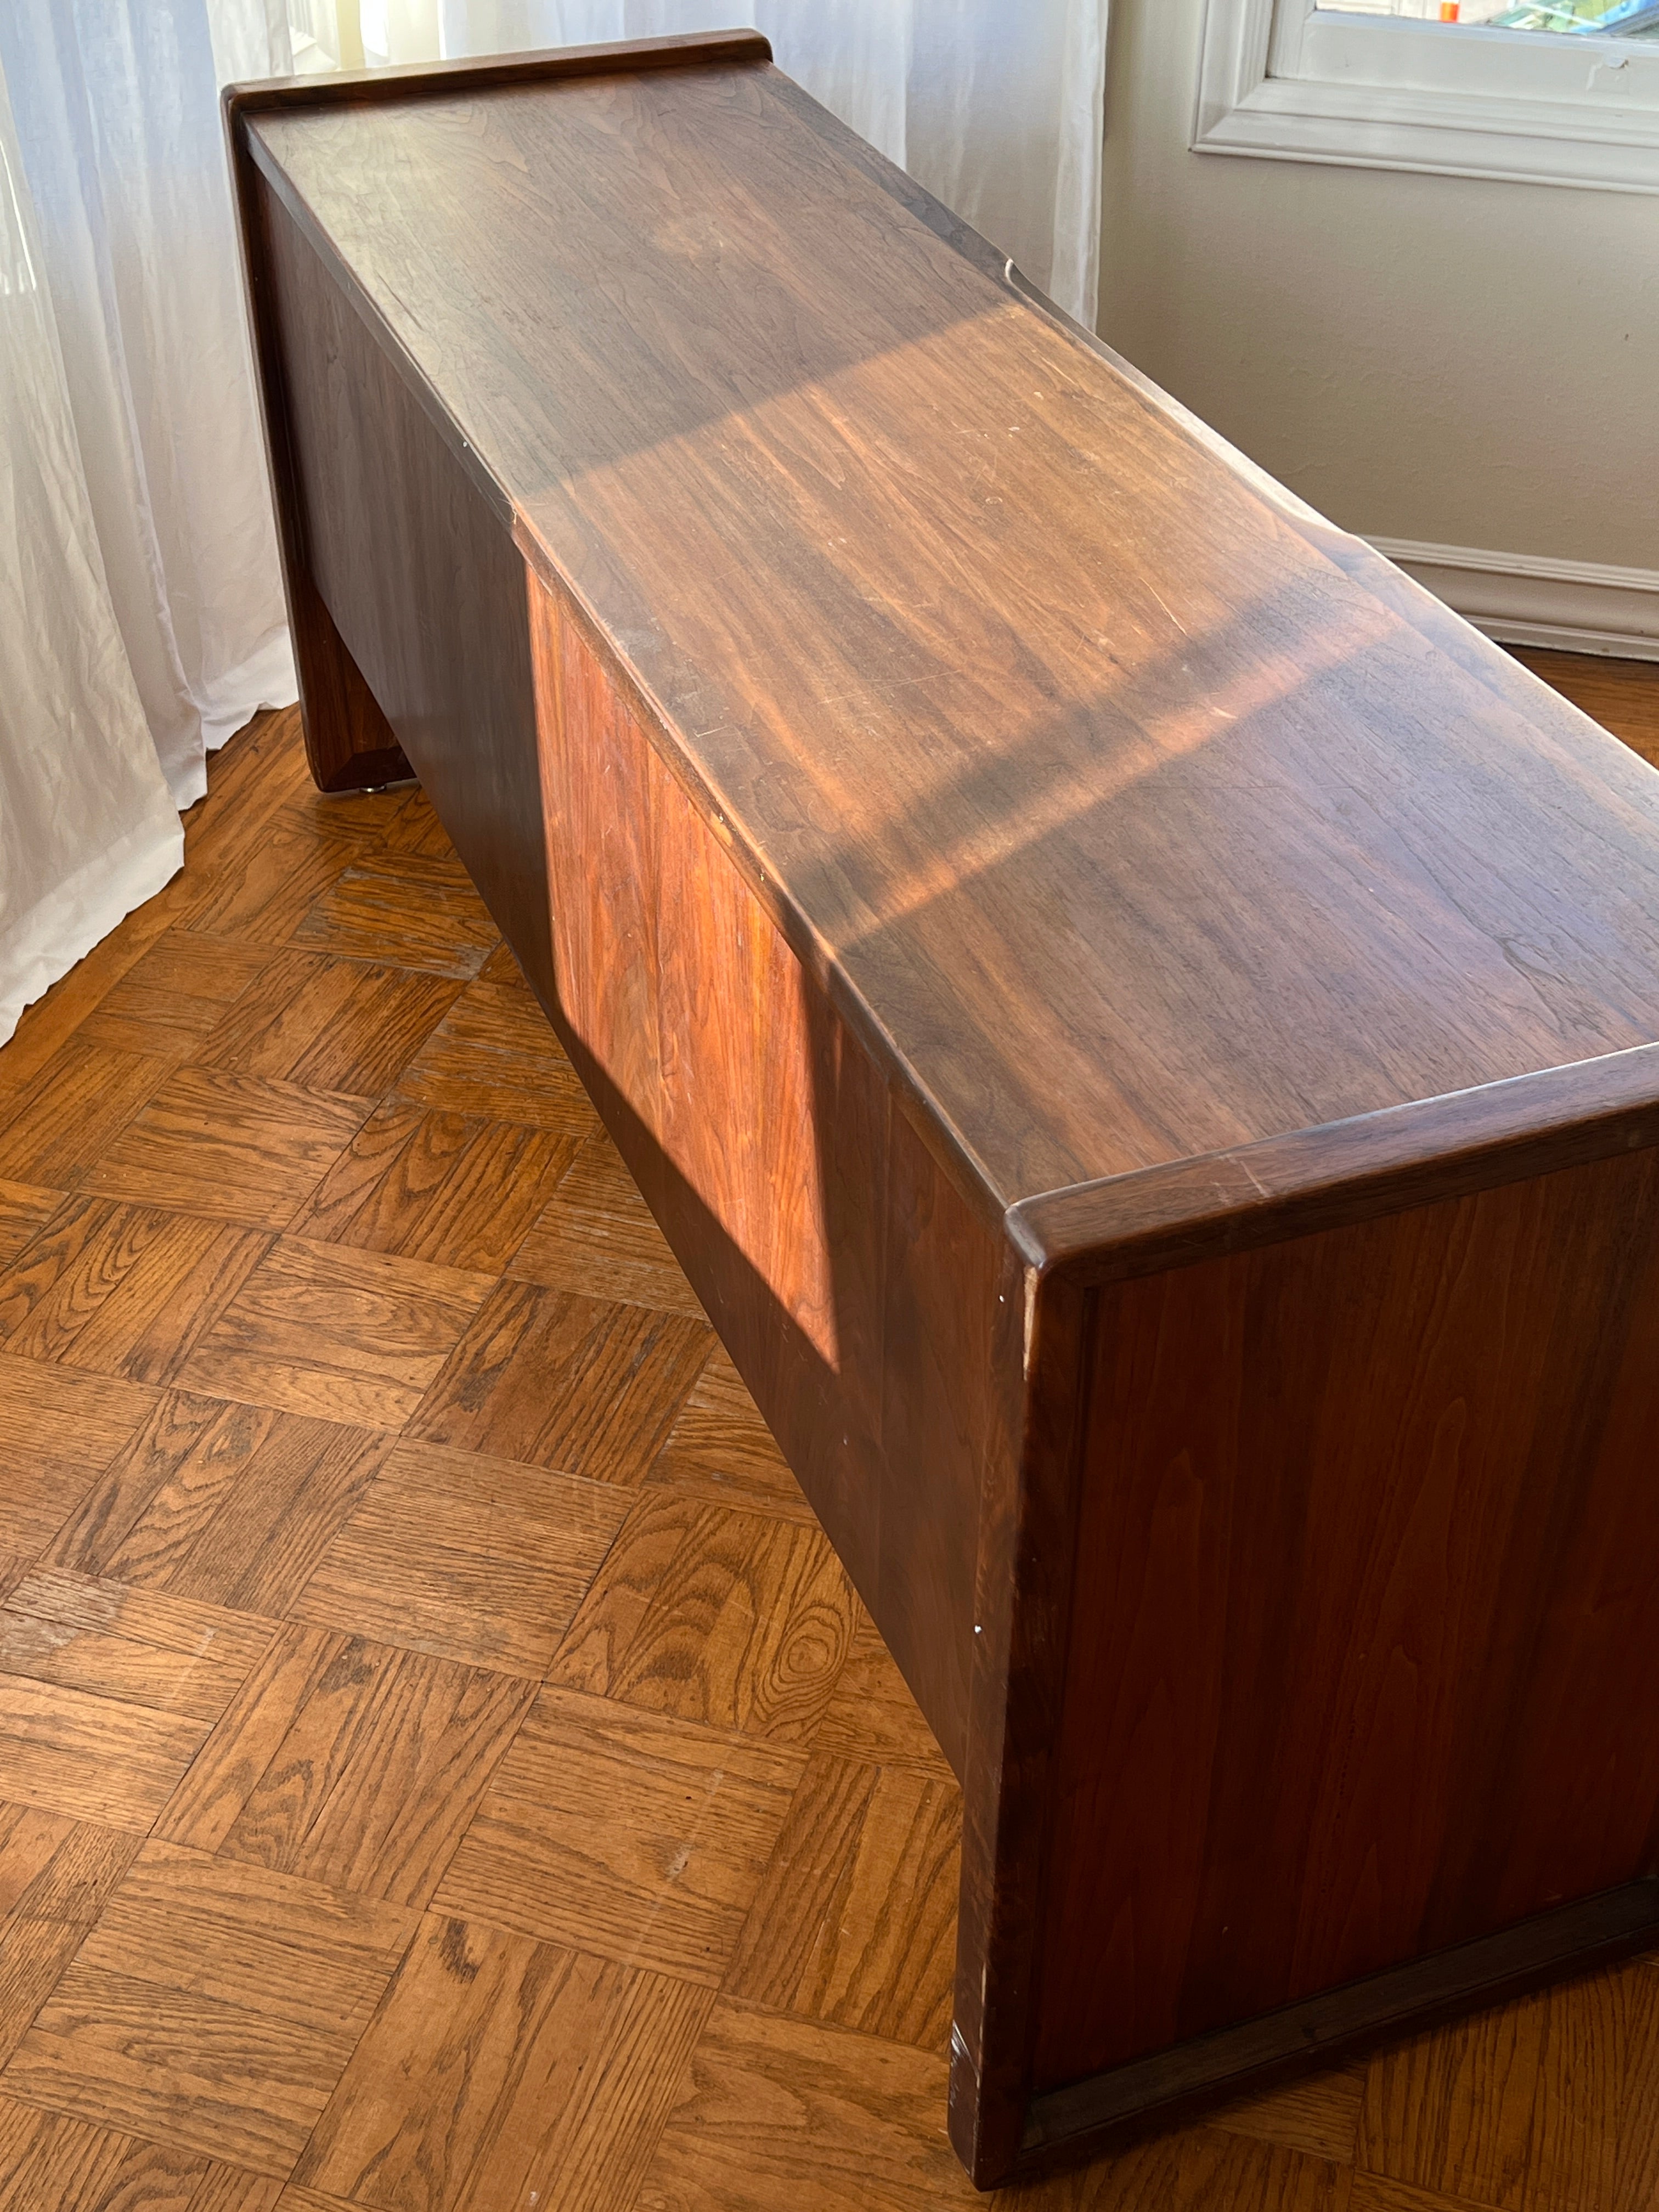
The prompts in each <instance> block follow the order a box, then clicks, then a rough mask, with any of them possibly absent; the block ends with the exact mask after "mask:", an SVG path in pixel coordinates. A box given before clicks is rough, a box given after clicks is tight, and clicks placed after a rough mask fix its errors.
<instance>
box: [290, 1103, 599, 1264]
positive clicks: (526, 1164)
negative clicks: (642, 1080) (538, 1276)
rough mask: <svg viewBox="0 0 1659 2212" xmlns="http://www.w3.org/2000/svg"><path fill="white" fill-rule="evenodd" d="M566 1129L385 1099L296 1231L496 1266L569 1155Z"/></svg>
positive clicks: (507, 1256)
mask: <svg viewBox="0 0 1659 2212" xmlns="http://www.w3.org/2000/svg"><path fill="white" fill-rule="evenodd" d="M580 1142H581V1139H580V1137H579V1136H578V1135H577V1134H576V1133H574V1131H573V1130H569V1129H562V1130H553V1129H540V1128H537V1129H526V1128H520V1127H515V1126H514V1125H513V1123H511V1122H507V1121H488V1120H486V1119H484V1118H483V1116H482V1115H472V1114H452V1113H425V1112H422V1110H421V1109H420V1108H418V1107H415V1106H404V1105H398V1104H393V1105H390V1106H383V1107H382V1108H381V1109H380V1111H379V1112H378V1113H376V1114H374V1115H371V1117H370V1118H369V1120H368V1121H365V1122H364V1124H363V1126H362V1128H361V1129H360V1130H359V1131H358V1132H357V1134H356V1136H355V1137H354V1138H353V1139H352V1140H351V1143H350V1144H349V1146H348V1147H347V1148H346V1150H345V1152H343V1153H342V1154H341V1156H340V1158H339V1159H338V1160H337V1161H336V1163H335V1164H334V1165H333V1167H332V1168H331V1169H330V1170H329V1172H328V1174H327V1175H326V1176H324V1178H323V1180H322V1182H320V1183H319V1185H318V1187H317V1188H316V1190H315V1191H313V1194H312V1195H311V1198H310V1199H309V1200H308V1201H307V1204H306V1206H304V1208H303V1209H302V1210H301V1212H300V1214H299V1215H298V1216H297V1218H295V1222H294V1225H293V1226H294V1231H295V1235H296V1236H300V1237H311V1238H313V1239H315V1240H316V1241H318V1242H319V1243H327V1244H356V1245H361V1246H362V1247H363V1248H364V1249H367V1250H368V1251H371V1252H396V1253H398V1254H400V1255H402V1256H403V1257H404V1258H405V1259H410V1260H433V1261H439V1262H441V1263H444V1264H447V1265H448V1266H450V1267H468V1268H473V1269H476V1270H477V1271H479V1272H481V1273H486V1274H495V1273H500V1271H501V1269H502V1268H504V1267H507V1265H508V1264H509V1263H510V1262H511V1261H513V1257H514V1255H516V1254H517V1252H518V1250H519V1249H520V1245H521V1244H522V1243H523V1241H524V1238H525V1237H526V1233H527V1232H528V1231H529V1230H530V1228H531V1227H532V1225H533V1223H534V1222H535V1220H536V1218H537V1217H538V1215H539V1214H540V1212H541V1211H542V1209H543V1206H544V1204H545V1202H546V1201H547V1200H548V1199H549V1198H550V1197H551V1195H552V1193H553V1190H554V1188H556V1185H557V1183H558V1182H559V1179H560V1177H561V1176H562V1175H563V1174H564V1172H565V1170H566V1169H567V1168H568V1166H569V1165H570V1164H571V1162H572V1160H574V1158H575V1157H576V1153H577V1151H578V1149H579V1147H580Z"/></svg>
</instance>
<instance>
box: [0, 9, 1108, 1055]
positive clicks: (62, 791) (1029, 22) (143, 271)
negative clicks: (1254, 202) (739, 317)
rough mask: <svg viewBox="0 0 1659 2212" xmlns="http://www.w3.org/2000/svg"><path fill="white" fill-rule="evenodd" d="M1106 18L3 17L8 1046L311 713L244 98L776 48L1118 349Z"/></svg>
mask: <svg viewBox="0 0 1659 2212" xmlns="http://www.w3.org/2000/svg"><path fill="white" fill-rule="evenodd" d="M1106 6H1107V0H0V109H4V112H5V116H6V120H5V137H4V138H3V140H0V147H3V151H4V155H5V163H6V166H5V169H4V171H3V173H0V402H3V405H0V563H3V573H0V618H3V630H0V871H3V872H0V1043H3V1042H4V1041H5V1039H6V1038H7V1037H8V1036H9V1035H10V1034H11V1031H12V1029H13V1028H14V1026H15V1023H16V1019H17V1016H18V1013H19V1012H20V1011H21V1008H22V1007H23V1006H25V1005H26V1004H27V1003H28V1002H29V1000H32V999H33V998H35V997H38V996H39V995H40V992H41V991H43V990H44V989H45V988H46V986H47V985H48V984H50V983H51V982H52V981H54V980H55V978H56V977H57V976H58V975H62V974H63V973H64V971H65V970H66V969H69V968H70V967H71V966H73V964H74V963H75V962H76V960H78V959H79V958H80V957H82V954H84V953H85V952H87V951H89V950H90V948H91V947H92V945H94V944H95V943H96V942H97V940H98V939H99V938H100V936H101V935H102V934H103V933H105V932H106V931H107V930H108V929H110V928H112V927H113V926H114V924H115V923H116V922H117V921H118V920H119V919H120V917H121V915H123V914H125V913H127V912H129V911H130V910H131V908H132V907H133V906H135V905H137V903H138V902H140V901H142V900H143V899H144V898H147V897H149V896H151V895H152V894H153V893H154V892H155V890H159V889H160V887H161V884H163V883H165V882H166V880H167V877H168V876H169V875H170V874H171V873H172V872H173V871H174V869H176V867H177V866H179V858H180V853H181V846H180V840H179V821H178V814H177V810H178V809H179V808H181V807H185V806H188V805H191V803H192V802H193V801H194V800H195V799H197V798H199V797H200V796H201V793H203V791H204V789H205V787H206V771H205V760H206V756H207V754H208V752H209V751H210V750H212V748H213V747H214V746H215V745H216V744H222V742H223V741H224V739H225V738H227V737H228V736H229V735H230V734H231V732H233V731H234V730H236V729H238V728H240V726H241V725H242V723H243V722H245V721H246V720H247V718H248V716H249V715H250V714H252V713H253V712H254V711H255V709H256V708H258V707H259V706H261V705H270V706H282V705H286V704H287V703H289V702H290V701H291V700H292V699H293V698H294V696H295V685H294V671H293V662H292V658H291V654H290V652H289V640H288V635H287V630H286V628H285V626H284V620H283V600H282V590H281V585H280V580H279V577H278V573H277V568H276V544H275V538H274V533H273V529H272V524H271V517H270V495H269V491H268V488H267V485H266V482H265V469H264V454H263V451H262V449H261V445H260V440H259V435H258V419H257V416H256V413H255V410H254V402H253V395H252V380H251V375H250V370H249V365H248V356H247V340H246V325H245V322H244V318H243V313H242V306H241V300H240V277H239V275H238V270H237V261H236V252H235V245H234V228H233V219H232V212H231V204H230V195H229V188H228V178H227V173H226V167H225V156H224V149H223V146H222V139H221V131H220V122H219V114H218V104H217V96H216V95H217V88H218V86H219V85H220V84H222V83H224V82H228V81H229V80H230V79H233V78H239V77H257V76H274V75H281V74H283V73H284V72H285V71H287V70H289V69H290V68H293V67H295V66H296V65H297V66H301V67H306V68H318V67H324V66H329V65H331V64H337V63H341V62H343V63H345V64H356V62H358V60H359V59H360V58H363V59H366V60H368V62H370V63H373V62H374V61H376V60H391V61H420V60H429V59H437V58H443V57H449V56H459V55H462V54H471V53H488V52H510V51H514V50H518V49H521V48H524V47H528V46H562V45H571V44H579V43H580V44H585V43H588V42H591V41H594V40H606V39H624V38H629V39H635V38H648V37H655V36H660V35H663V34H665V33H672V32H676V31H690V30H699V29H716V28H726V27H740V26H746V25H753V26H755V27H757V28H759V29H761V30H763V31H764V32H765V33H767V35H768V36H769V38H770V39H771V40H772V43H773V46H774V49H775V53H776V56H777V58H778V61H779V63H780V64H781V66H782V67H783V68H784V69H786V70H788V71H789V72H790V73H791V74H792V75H793V76H796V77H798V78H799V80H800V82H802V83H803V84H805V86H806V88H807V89H808V90H809V91H811V92H812V93H814V94H817V97H818V98H819V99H820V100H823V102H824V104H825V105H826V106H829V108H831V109H833V110H834V111H835V112H836V114H838V115H840V116H841V117H842V119H843V120H844V121H846V122H848V123H849V124H850V125H852V126H853V128H854V130H856V131H860V132H861V133H862V134H863V135H864V136H865V137H867V138H870V139H871V140H872V141H873V142H874V143H875V144H876V145H878V147H880V148H881V149H882V150H883V152H884V153H886V154H887V155H890V157H891V158H892V159H893V160H894V161H897V162H898V163H899V164H900V165H901V166H902V167H904V168H907V169H908V170H909V172H910V173H911V174H912V175H914V176H915V177H916V178H917V179H919V180H920V181H921V183H923V184H924V185H927V186H928V187H929V188H930V189H931V190H932V191H934V192H935V193H937V194H938V196H939V197H940V198H941V199H942V200H944V201H945V204H947V205H948V206H951V207H953V208H955V209H956V210H957V211H958V212H959V213H960V214H962V215H963V216H965V217H966V218H967V220H968V221H969V222H971V223H972V224H973V225H974V226H975V228H977V229H979V230H981V231H982V232H983V233H984V234H985V235H986V236H987V237H988V238H989V239H990V240H992V242H993V243H994V245H995V246H998V247H1000V249H1001V250H1002V251H1003V252H1006V253H1007V254H1009V255H1010V256H1012V258H1013V259H1014V260H1015V261H1016V262H1017V263H1018V264H1019V266H1020V268H1021V269H1022V270H1024V272H1025V274H1026V275H1027V276H1029V277H1030V279H1031V281H1032V282H1033V283H1036V284H1037V285H1038V286H1040V287H1041V288H1042V289H1043V290H1045V291H1048V292H1049V293H1051V294H1052V295H1053V296H1054V298H1055V299H1057V300H1058V301H1060V305H1061V306H1062V307H1066V308H1067V309H1069V310H1070V311H1071V313H1073V314H1075V315H1076V316H1078V317H1079V319H1080V320H1082V321H1084V322H1086V323H1089V324H1091V325H1092V323H1093V320H1094V314H1095V286H1096V270H1097V253H1098V240H1099V222H1100V205H1099V193H1100V173H1101V160H1102V149H1101V143H1100V141H1101V131H1102V114H1103V80H1104V66H1105V46H1106ZM290 25H292V26H293V27H294V29H295V35H294V36H293V37H291V36H290ZM8 86H9V91H10V106H9V108H5V107H4V100H3V94H4V91H5V88H7V87H8Z"/></svg>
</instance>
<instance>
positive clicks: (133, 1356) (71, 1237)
mask: <svg viewBox="0 0 1659 2212" xmlns="http://www.w3.org/2000/svg"><path fill="white" fill-rule="evenodd" d="M269 1243H270V1238H269V1237H268V1235H266V1234H264V1233H262V1232H261V1231H258V1230H252V1229H241V1228H238V1227H237V1226H236V1225H234V1223H230V1222H226V1221H219V1220H215V1219H213V1218H210V1217H204V1216H202V1215H197V1214H179V1213H168V1212H164V1211H162V1210H161V1208H160V1207H157V1206H134V1205H131V1204H128V1203H127V1202H125V1200H120V1199H112V1198H94V1197H90V1196H76V1197H75V1198H73V1199H71V1200H69V1201H68V1202H67V1203H66V1204H65V1205H64V1206H62V1207H61V1208H60V1209H59V1211H58V1213H57V1215H56V1216H55V1218H53V1220H52V1223H51V1225H50V1226H49V1227H47V1228H46V1229H43V1230H42V1231H41V1232H40V1235H39V1236H37V1237H35V1239H34V1240H33V1243H31V1244H30V1245H28V1246H27V1249H25V1250H24V1252H23V1253H22V1254H21V1256H20V1257H19V1258H17V1259H15V1260H14V1261H12V1263H11V1265H10V1267H8V1268H6V1269H4V1270H3V1271H0V1345H3V1346H4V1347H5V1349H6V1350H7V1351H8V1352H11V1353H13V1354H14V1355H15V1356H16V1357H18V1358H24V1359H39V1360H50V1361H54V1362H61V1363H62V1364H64V1365H66V1366H70V1367H84V1368H89V1369H91V1370H93V1371H94V1372H95V1373H98V1374H103V1375H124V1376H126V1377H127V1379H128V1380H129V1381H130V1382H134V1383H165V1382H166V1381H167V1379H168V1378H169V1376H171V1375H172V1374H173V1372H174V1371H175V1370H176V1369H177V1368H178V1366H179V1363H180V1361H181V1360H182V1359H183V1358H185V1356H186V1355H187V1354H188V1353H189V1352H190V1350H191V1347H192V1346H193V1345H194V1344H195V1343H196V1341H197V1338H198V1337H200V1336H201V1335H202V1334H204V1332H205V1331H206V1330H208V1329H209V1328H211V1327H212V1325H213V1323H214V1322H215V1321H216V1319H217V1317H218V1316H219V1314H220V1313H221V1311H222V1310H223V1308H224V1307H225V1306H226V1305H227V1304H228V1303H229V1302H230V1300H231V1299H232V1298H233V1297H234V1296H235V1294H236V1292H237V1291H238V1290H239V1289H240V1287H241V1285H242V1283H243V1282H244V1280H245V1279H246V1277H247V1275H248V1273H250V1271H251V1270H252V1267H254V1266H255V1265H256V1263H257V1262H258V1261H259V1260H260V1259H261V1258H262V1257H263V1255H264V1252H265V1249H266V1248H267V1246H268V1244H269Z"/></svg>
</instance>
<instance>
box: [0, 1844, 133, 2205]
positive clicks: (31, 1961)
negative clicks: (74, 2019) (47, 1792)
mask: <svg viewBox="0 0 1659 2212" xmlns="http://www.w3.org/2000/svg"><path fill="white" fill-rule="evenodd" d="M137 1850H138V1838H137V1837H136V1836H131V1835H125V1834H123V1833H122V1832H120V1831H119V1830H118V1829H113V1828H102V1827H96V1826H92V1825H90V1824H89V1823H88V1822H85V1821H76V1820H67V1819H64V1817H63V1816H61V1815H60V1814H52V1813H43V1812H41V1811H40V1810H39V1809H38V1808H35V1807H33V1806H17V1805H0V2067H3V2066H4V2065H5V2063H6V2061H7V2060H8V2059H9V2057H11V2054H12V2052H13V2051H15V2049H16V2048H17V2045H19V2043H21V2041H22V2039H23V2036H24V2034H25V2033H26V2032H27V2028H28V2025H29V2022H30V2021H32V2020H33V2017H34V2015H35V2014H36V2012H37V2011H38V2010H39V2009H40V2006H41V2004H42V2003H43V2002H45V2000H46V1997H47V1996H49V1995H50V1994H51V1992H52V1989H53V1988H54V1987H55V1986H56V1984H57V1983H58V1980H59V1978H60V1977H61V1976H62V1975H63V1973H64V1970H65V1968H66V1967H67V1966H69V1964H70V1960H72V1959H73V1958H74V1956H75V1954H76V1951H78V1950H79V1949H80V1948H81V1945H82V1942H84V1941H85V1939H86V1933H87V1930H88V1928H90V1927H91V1926H92V1925H93V1923H94V1922H95V1921H96V1920H97V1918H98V1916H99V1914H100V1912H101V1911H103V1909H104V1906H105V1905H106V1902H107V1900H108V1899H109V1896H110V1894H111V1893H112V1891H113V1889H114V1888H115V1887H116V1884H117V1883H118V1881H120V1880H121V1878H122V1876H123V1875H125V1872H126V1870H127V1869H128V1867H129V1866H130V1865H131V1863H132V1860H133V1858H134V1857H135V1855H136V1854H137ZM5 2201H6V2200H5V2198H4V2197H3V2195H0V2203H4V2202H5Z"/></svg>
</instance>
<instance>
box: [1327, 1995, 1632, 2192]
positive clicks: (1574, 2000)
mask: <svg viewBox="0 0 1659 2212" xmlns="http://www.w3.org/2000/svg"><path fill="white" fill-rule="evenodd" d="M1656 2085H1659V1971H1656V1969H1655V1968H1654V1967H1653V1966H1650V1965H1649V1964H1648V1963H1646V1962H1645V1961H1643V1960H1637V1961H1635V1962H1633V1963H1632V1964H1631V1965H1628V1966H1620V1967H1614V1968H1610V1969H1606V1970H1604V1971H1602V1972H1599V1973H1595V1974H1590V1975H1587V1976H1584V1977H1583V1978H1581V1979H1579V1980H1577V1981H1576V1982H1570V1983H1565V1984H1558V1985H1557V1986H1556V1987H1555V1988H1553V1989H1549V1990H1541V1992H1540V1993H1539V1994H1538V1995H1537V1996H1531V1997H1526V1998H1522V1999H1521V2000H1519V2001H1518V2002H1515V2003H1513V2004H1509V2005H1505V2006H1503V2007H1502V2008H1499V2009H1498V2010H1495V2011H1491V2012H1486V2013H1479V2014H1476V2015H1474V2017H1473V2018H1472V2019H1468V2020H1463V2021H1456V2022H1455V2023H1453V2024H1452V2025H1451V2026H1449V2027H1444V2028H1442V2029H1439V2030H1437V2031H1436V2032H1435V2033H1432V2034H1430V2035H1425V2036H1420V2037H1418V2038H1416V2039H1413V2041H1411V2042H1409V2043H1406V2044H1404V2045H1400V2046H1398V2047H1397V2048H1395V2049H1394V2050H1392V2051H1385V2052H1383V2053H1382V2054H1381V2055H1380V2056H1379V2057H1377V2058H1376V2059H1374V2060H1373V2061H1372V2063H1371V2065H1370V2069H1369V2071H1368V2075H1367V2080H1366V2088H1365V2096H1364V2104H1363V2107H1362V2117H1361V2124H1360V2141H1359V2151H1358V2162H1359V2164H1360V2166H1362V2167H1364V2169H1366V2170H1367V2171H1369V2172H1372V2173H1376V2174H1380V2175H1383V2176H1387V2177H1388V2178H1389V2179H1393V2180H1395V2181H1400V2182H1407V2183H1410V2184H1412V2185H1414V2186H1416V2187H1417V2188H1419V2189H1420V2190H1422V2191H1426V2192H1429V2193H1432V2194H1438V2195H1443V2196H1446V2197H1454V2198H1455V2199H1457V2200H1459V2201H1460V2202H1461V2203H1467V2204H1474V2205H1480V2206H1490V2207H1492V2208H1494V2212H1534V2207H1539V2206H1546V2205H1555V2204H1583V2205H1595V2206H1596V2207H1598V2208H1600V2207H1603V2206H1605V2207H1607V2212H1636V2209H1637V2206H1638V2204H1640V2203H1644V2202H1645V2203H1651V2202H1652V2201H1653V2200H1652V2198H1651V2197H1646V2198H1644V2197H1642V2196H1641V2195H1639V2194H1638V2193H1637V2192H1636V2188H1635V2183H1636V2182H1637V2180H1638V2179H1639V2181H1640V2184H1641V2186H1642V2187H1643V2188H1644V2189H1646V2188H1649V2187H1650V2185H1651V2182H1652V2179H1653V2174H1654V2172H1655V2169H1656V2166H1659V2158H1656V2136H1659V2094H1656Z"/></svg>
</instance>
